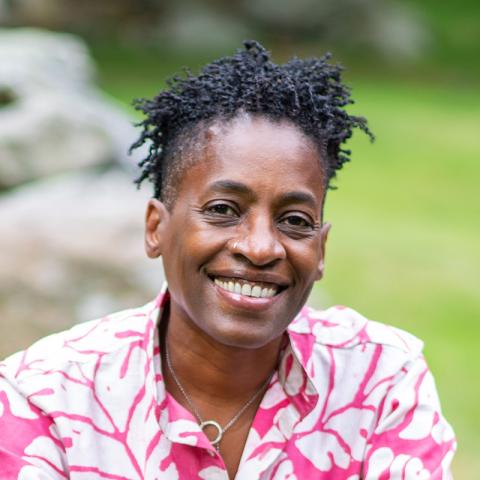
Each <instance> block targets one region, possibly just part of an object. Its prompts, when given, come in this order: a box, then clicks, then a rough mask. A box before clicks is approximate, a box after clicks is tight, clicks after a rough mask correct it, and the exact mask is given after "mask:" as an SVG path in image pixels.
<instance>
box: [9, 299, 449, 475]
mask: <svg viewBox="0 0 480 480" xmlns="http://www.w3.org/2000/svg"><path fill="white" fill-rule="evenodd" d="M166 301H168V295H165V294H160V295H159V297H158V298H157V299H156V300H155V301H153V302H151V303H149V304H147V305H145V306H144V307H141V308H137V309H132V310H126V311H123V312H120V313H116V314H113V315H109V316H107V317H104V318H102V319H100V320H96V321H93V322H88V323H84V324H80V325H77V326H75V327H73V328H72V329H71V330H69V331H67V332H63V333H59V334H56V335H52V336H50V337H46V338H44V339H42V340H40V341H39V342H37V343H36V344H34V345H33V346H32V347H30V348H29V349H27V350H26V351H24V352H20V353H17V354H15V355H13V356H11V357H10V358H8V359H7V360H6V361H5V362H3V363H0V479H1V480H11V479H19V480H53V479H65V478H71V479H75V480H77V479H78V480H92V479H115V480H127V479H128V480H139V479H147V480H154V479H162V480H163V479H165V480H169V479H177V478H178V479H208V480H216V479H218V480H220V479H222V480H227V479H228V475H227V471H226V468H225V465H224V463H223V461H222V458H221V456H219V455H218V454H217V452H216V450H215V449H214V448H213V447H212V446H211V444H210V442H209V441H208V439H207V437H206V436H205V435H204V434H203V433H202V431H201V430H200V429H199V426H198V424H197V422H196V421H195V418H194V417H193V416H192V415H191V413H190V412H188V411H187V410H186V409H184V408H183V407H182V406H181V405H179V404H178V403H177V402H176V401H175V400H174V398H173V397H172V396H170V395H169V394H168V393H167V392H166V390H165V386H164V383H163V379H162V369H161V356H160V348H159V339H158V333H157V332H158V329H157V323H158V319H159V318H160V315H159V313H160V311H161V309H162V308H163V307H164V304H165V302H166ZM288 336H289V339H290V342H289V344H288V346H287V347H286V349H285V351H284V354H283V356H282V359H281V362H280V366H279V368H278V371H277V372H276V373H275V375H274V377H273V378H272V380H271V382H270V385H269V387H268V389H267V391H266V393H265V395H264V398H263V399H262V402H261V405H260V407H259V409H258V411H257V413H256V416H255V419H254V421H253V424H252V427H251V429H250V432H249V436H248V439H247V442H246V445H245V449H244V452H243V456H242V459H241V462H240V466H239V469H238V472H237V475H236V477H235V478H236V479H238V480H256V479H262V480H266V479H275V480H280V479H283V480H286V479H290V480H293V479H302V480H303V479H329V480H335V479H348V480H355V479H357V480H359V479H381V480H386V479H395V480H396V479H408V480H410V479H448V478H450V473H449V466H450V462H451V459H452V456H453V453H454V450H455V438H454V434H453V432H452V429H451V428H450V426H449V425H448V423H447V422H446V421H445V419H444V418H443V417H442V414H441V412H440V406H439V402H438V398H437V393H436V390H435V385H434V382H433V378H432V375H431V374H430V372H429V370H428V367H427V366H426V364H425V361H424V358H423V356H422V353H421V350H422V343H421V342H420V341H419V340H418V339H416V338H415V337H413V336H411V335H409V334H407V333H405V332H402V331H400V330H397V329H395V328H391V327H387V326H385V325H382V324H379V323H376V322H372V321H368V320H366V319H365V318H364V317H362V316H361V315H359V314H358V313H356V312H354V311H353V310H350V309H348V308H343V307H334V308H330V309H329V310H326V311H324V312H318V311H314V310H312V309H310V308H308V307H304V308H303V309H302V311H301V312H300V314H299V315H298V316H297V318H296V319H295V320H294V321H293V322H292V324H291V325H290V327H289V329H288Z"/></svg>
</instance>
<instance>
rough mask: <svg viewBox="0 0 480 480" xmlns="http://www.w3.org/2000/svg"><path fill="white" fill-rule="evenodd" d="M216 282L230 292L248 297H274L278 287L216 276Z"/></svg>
mask: <svg viewBox="0 0 480 480" xmlns="http://www.w3.org/2000/svg"><path fill="white" fill-rule="evenodd" d="M214 282H215V285H218V286H219V287H220V288H223V289H224V290H227V291H228V292H232V293H236V294H240V295H245V296H248V297H255V298H269V297H273V296H274V295H275V294H276V293H277V289H276V288H268V287H262V286H260V285H258V284H255V283H251V282H246V283H243V284H241V283H240V282H236V281H234V280H220V279H218V278H215V279H214Z"/></svg>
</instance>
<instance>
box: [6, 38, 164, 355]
mask: <svg viewBox="0 0 480 480" xmlns="http://www.w3.org/2000/svg"><path fill="white" fill-rule="evenodd" d="M0 66H1V67H0V188H1V190H0V358H2V357H4V356H5V355H7V354H10V353H13V352H14V351H16V350H18V349H21V348H24V347H26V346H28V345H29V344H30V343H31V342H33V341H34V340H36V339H37V338H39V337H41V336H44V335H46V334H49V333H52V332H54V331H58V330H61V329H64V328H68V327H69V326H70V325H72V324H73V323H75V322H79V321H84V320H88V319H91V318H94V317H97V316H100V315H102V314H105V313H108V312H111V311H114V310H118V309H121V308H126V307H129V306H133V305H138V304H141V303H144V302H146V301H148V300H149V299H150V298H151V297H152V296H153V295H155V293H156V292H157V291H158V289H159V288H160V285H161V282H162V278H163V274H162V270H161V264H160V262H153V261H149V260H147V259H146V256H145V254H144V252H143V218H144V210H145V204H146V201H147V199H148V192H146V191H142V192H138V191H137V190H136V188H135V187H134V185H133V184H132V178H133V177H134V174H133V168H132V165H134V164H135V162H136V160H138V158H135V157H134V158H129V157H128V156H127V150H128V147H129V145H130V144H131V143H132V142H133V141H134V140H135V138H136V132H135V130H134V128H133V126H132V120H131V119H130V118H129V117H128V115H126V114H125V113H124V112H123V111H122V110H121V109H120V108H119V107H118V106H116V105H115V104H113V103H112V102H110V101H108V99H106V98H105V97H104V96H103V95H102V93H101V92H99V91H98V90H97V89H96V87H95V85H94V83H93V80H92V79H93V78H94V65H93V62H92V60H91V59H90V57H89V55H88V51H87V49H86V47H85V45H84V44H83V43H82V42H81V41H80V40H78V39H77V38H75V37H72V36H70V35H63V34H53V33H47V32H42V31H35V30H23V29H22V30H7V31H5V30H4V31H2V30H0ZM141 154H142V152H139V153H138V154H137V155H141Z"/></svg>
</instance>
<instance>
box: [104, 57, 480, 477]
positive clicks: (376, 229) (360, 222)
mask: <svg viewBox="0 0 480 480" xmlns="http://www.w3.org/2000/svg"><path fill="white" fill-rule="evenodd" d="M95 54H96V56H97V59H98V60H99V62H100V72H99V81H100V84H101V85H102V87H103V88H104V89H105V90H106V91H107V92H108V93H109V94H111V95H112V96H114V97H116V98H117V99H118V100H119V101H120V102H122V103H124V104H125V105H127V104H128V103H129V102H130V101H131V99H132V98H133V97H140V96H151V95H153V94H154V93H156V92H157V91H158V90H159V88H160V87H161V86H162V84H163V81H164V79H165V78H166V77H167V76H168V75H170V74H172V73H173V72H174V71H176V70H177V69H178V68H179V67H180V66H181V65H184V64H188V65H191V66H193V67H195V66H198V65H200V64H201V63H202V62H203V61H204V60H205V59H206V58H208V56H206V57H205V58H198V57H197V58H195V59H188V58H185V57H182V58H178V57H174V56H162V55H160V54H154V53H152V52H147V51H144V52H143V53H142V54H140V53H139V52H135V51H129V50H125V49H124V50H118V51H117V52H116V54H112V52H111V51H109V50H108V49H107V50H105V49H103V50H102V49H101V48H98V49H97V50H95ZM351 83H352V84H353V85H354V87H355V88H354V96H355V98H356V99H357V104H356V105H355V108H354V109H353V110H354V111H355V112H358V113H361V114H364V115H365V116H367V117H368V118H369V120H370V125H371V128H372V130H373V131H374V132H375V134H376V136H377V141H376V143H375V144H374V145H371V144H370V143H369V142H368V141H367V140H366V138H362V137H361V136H360V135H357V136H356V137H355V138H354V139H353V141H352V142H351V147H352V149H353V151H354V154H353V161H352V163H351V164H350V165H347V166H346V168H345V171H342V172H340V174H339V180H338V182H337V184H338V185H339V189H338V190H337V191H332V192H330V193H329V196H328V199H327V207H326V218H327V219H328V220H330V221H331V222H332V223H333V229H332V232H331V237H330V239H329V245H328V251H327V264H326V278H325V280H324V281H323V282H321V283H320V284H318V285H317V287H316V289H315V290H314V295H313V297H312V299H311V303H313V304H315V305H317V306H325V305H327V304H330V303H340V304H346V305H349V306H352V307H354V308H356V309H358V310H359V311H360V312H362V313H363V314H365V315H366V316H368V317H370V318H373V319H376V320H379V321H382V322H385V323H389V324H393V325H395V326H398V327H400V328H404V329H407V330H409V331H411V332H412V333H414V334H416V335H417V336H419V337H421V338H422V339H423V340H424V341H425V352H426V356H427V359H428V361H429V363H430V366H431V368H432V370H433V372H434V375H435V378H436V382H437V386H438V389H439V392H440V396H441V399H442V404H443V409H444V412H445V415H446V416H447V418H448V419H449V420H450V422H451V423H452V424H453V426H454V428H455V430H456V432H457V436H458V440H459V452H458V454H457V457H456V460H455V464H454V473H455V476H456V478H461V479H465V480H468V479H471V480H473V479H474V478H476V472H477V471H479V470H480V458H479V456H478V454H477V450H478V445H480V402H479V399H480V382H479V381H478V368H479V366H480V349H479V348H478V343H479V342H480V321H479V320H480V318H479V313H480V295H479V293H480V292H479V285H480V273H479V272H480V248H479V238H480V236H479V234H480V222H479V220H480V207H479V205H480V204H479V201H478V197H479V189H478V178H479V177H480V163H479V160H480V135H479V127H480V95H479V94H478V89H476V90H474V89H471V90H468V89H458V88H455V89H454V88H452V89H448V88H446V87H443V88H442V87H434V86H431V85H425V84H422V83H410V84H402V83H401V82H400V81H396V82H394V81H392V80H390V79H389V80H387V81H385V80H383V81H382V80H381V79H377V80H376V81H367V80H363V81H362V79H353V80H352V81H351ZM127 108H129V107H127Z"/></svg>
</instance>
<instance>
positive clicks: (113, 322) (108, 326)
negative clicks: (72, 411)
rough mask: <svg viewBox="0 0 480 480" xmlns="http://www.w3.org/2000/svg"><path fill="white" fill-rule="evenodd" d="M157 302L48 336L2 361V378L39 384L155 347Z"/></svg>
mask: <svg viewBox="0 0 480 480" xmlns="http://www.w3.org/2000/svg"><path fill="white" fill-rule="evenodd" d="M155 311H158V307H157V302H156V301H153V302H150V303H148V304H146V305H144V306H143V307H139V308H133V309H128V310H124V311H121V312H117V313H113V314H110V315H106V316H104V317H102V318H99V319H96V320H92V321H89V322H85V323H81V324H78V325H75V326H74V327H73V328H71V329H69V330H66V331H63V332H60V333H56V334H53V335H50V336H48V337H45V338H43V339H41V340H39V341H38V342H36V343H34V344H33V345H32V346H30V347H29V348H28V349H26V350H24V351H21V352H18V353H16V354H14V355H12V356H10V357H8V358H7V359H6V360H4V361H3V362H0V377H3V378H4V379H5V380H6V381H8V382H9V383H10V384H14V385H16V386H21V385H23V384H27V383H29V382H33V383H35V384H37V386H38V383H39V382H40V383H41V381H42V380H41V379H42V378H45V381H46V382H48V380H47V378H49V377H50V375H46V373H48V374H49V373H52V372H67V371H68V370H70V369H71V368H72V365H75V366H77V367H78V366H79V365H80V366H84V365H87V364H94V363H96V362H98V360H99V359H100V358H101V359H102V360H106V359H108V358H110V359H112V360H113V359H114V358H115V357H117V356H118V354H119V353H120V352H123V351H125V349H127V350H128V349H130V348H131V347H132V345H138V346H139V347H140V348H143V349H146V350H148V349H149V348H153V342H152V341H151V340H152V337H153V333H154V327H155V322H156V318H155Z"/></svg>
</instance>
